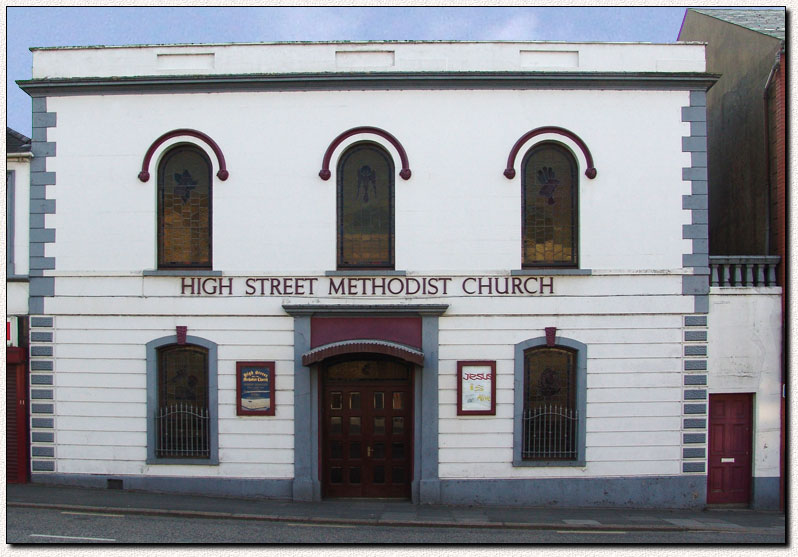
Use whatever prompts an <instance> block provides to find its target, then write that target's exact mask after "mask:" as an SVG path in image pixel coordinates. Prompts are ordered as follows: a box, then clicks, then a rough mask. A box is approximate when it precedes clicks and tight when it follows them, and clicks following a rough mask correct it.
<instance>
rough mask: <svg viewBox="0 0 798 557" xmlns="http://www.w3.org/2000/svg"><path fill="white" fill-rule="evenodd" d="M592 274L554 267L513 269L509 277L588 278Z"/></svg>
mask: <svg viewBox="0 0 798 557" xmlns="http://www.w3.org/2000/svg"><path fill="white" fill-rule="evenodd" d="M592 274H593V269H558V268H556V267H550V268H543V267H541V268H540V269H513V270H512V271H510V275H511V276H514V277H525V276H548V277H551V276H569V275H570V276H589V275H592Z"/></svg>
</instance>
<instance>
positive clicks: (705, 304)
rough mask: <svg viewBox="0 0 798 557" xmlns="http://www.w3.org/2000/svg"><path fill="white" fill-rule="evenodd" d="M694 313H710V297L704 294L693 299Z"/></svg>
mask: <svg viewBox="0 0 798 557" xmlns="http://www.w3.org/2000/svg"><path fill="white" fill-rule="evenodd" d="M693 300H694V302H695V303H694V304H693V311H694V312H695V313H709V295H707V294H704V295H700V296H695V298H693Z"/></svg>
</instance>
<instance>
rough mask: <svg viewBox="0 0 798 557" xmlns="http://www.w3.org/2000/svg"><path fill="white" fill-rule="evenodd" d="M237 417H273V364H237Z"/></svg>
mask: <svg viewBox="0 0 798 557" xmlns="http://www.w3.org/2000/svg"><path fill="white" fill-rule="evenodd" d="M236 386H237V389H236V391H237V400H238V405H237V406H238V412H237V413H238V415H239V416H274V362H237V363H236Z"/></svg>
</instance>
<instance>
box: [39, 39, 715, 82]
mask: <svg viewBox="0 0 798 557" xmlns="http://www.w3.org/2000/svg"><path fill="white" fill-rule="evenodd" d="M705 67H706V66H705V62H704V45H703V44H700V43H693V44H690V43H680V44H648V43H636V44H633V43H614V44H613V43H601V44H600V43H558V42H543V41H541V42H523V43H520V42H501V43H486V42H481V43H480V42H447V41H436V42H402V41H393V42H349V41H347V42H337V43H271V44H269V43H259V44H228V45H172V46H170V45H160V46H149V47H148V46H125V47H96V46H94V47H70V48H36V49H33V78H34V79H43V78H64V77H86V76H96V77H100V76H141V75H180V74H190V75H224V74H246V73H297V72H346V71H370V72H391V71H400V72H419V71H427V72H428V71H524V70H525V71H542V70H547V71H575V70H578V71H627V72H703V71H705Z"/></svg>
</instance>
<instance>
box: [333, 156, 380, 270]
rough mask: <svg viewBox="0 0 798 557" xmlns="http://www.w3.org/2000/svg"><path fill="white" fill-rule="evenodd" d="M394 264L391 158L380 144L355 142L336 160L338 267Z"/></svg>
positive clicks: (378, 266)
mask: <svg viewBox="0 0 798 557" xmlns="http://www.w3.org/2000/svg"><path fill="white" fill-rule="evenodd" d="M393 265H394V169H393V161H392V160H391V157H390V156H389V155H388V153H387V152H386V151H385V150H384V149H382V148H381V147H379V146H377V145H375V144H373V143H357V144H355V145H354V146H352V147H351V148H349V149H348V150H347V151H346V152H345V153H344V154H343V155H342V156H341V159H340V161H339V163H338V267H339V268H347V267H348V268H389V269H392V268H393Z"/></svg>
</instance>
